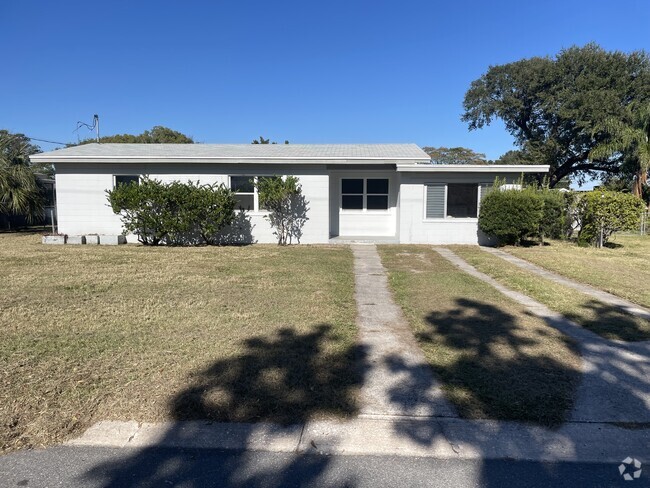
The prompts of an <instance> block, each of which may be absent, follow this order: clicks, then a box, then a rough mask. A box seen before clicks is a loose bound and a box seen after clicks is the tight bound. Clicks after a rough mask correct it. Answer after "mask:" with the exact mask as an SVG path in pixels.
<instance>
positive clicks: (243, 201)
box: [230, 176, 255, 210]
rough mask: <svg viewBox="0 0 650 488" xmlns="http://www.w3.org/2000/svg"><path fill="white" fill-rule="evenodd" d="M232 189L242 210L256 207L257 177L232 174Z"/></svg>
mask: <svg viewBox="0 0 650 488" xmlns="http://www.w3.org/2000/svg"><path fill="white" fill-rule="evenodd" d="M230 189H231V190H232V191H234V192H236V193H235V199H236V200H237V202H238V207H239V208H240V209H241V210H254V209H255V179H254V177H253V176H231V177H230Z"/></svg>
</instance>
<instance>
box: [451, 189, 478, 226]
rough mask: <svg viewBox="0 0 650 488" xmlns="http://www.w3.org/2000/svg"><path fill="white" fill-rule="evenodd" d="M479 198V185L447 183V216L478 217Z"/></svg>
mask: <svg viewBox="0 0 650 488" xmlns="http://www.w3.org/2000/svg"><path fill="white" fill-rule="evenodd" d="M477 200H478V185H468V184H449V185H447V216H448V217H458V218H467V217H476V211H477Z"/></svg>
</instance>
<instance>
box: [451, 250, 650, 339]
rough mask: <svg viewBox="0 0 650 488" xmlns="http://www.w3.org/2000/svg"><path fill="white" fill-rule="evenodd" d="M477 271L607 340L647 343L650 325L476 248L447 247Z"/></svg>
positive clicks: (641, 319) (616, 308)
mask: <svg viewBox="0 0 650 488" xmlns="http://www.w3.org/2000/svg"><path fill="white" fill-rule="evenodd" d="M450 248H451V249H453V251H454V252H455V253H456V254H458V255H459V256H460V257H462V258H463V259H465V260H466V261H467V262H468V263H469V264H471V265H472V266H474V267H476V269H478V270H479V271H482V272H483V273H485V274H487V275H489V276H491V277H493V278H494V279H495V280H497V281H499V282H500V283H502V284H504V285H505V286H507V287H508V288H511V289H513V290H516V291H519V292H521V293H523V294H525V295H528V296H530V297H531V298H534V299H535V300H537V301H539V302H541V303H543V304H544V305H546V306H547V307H549V308H550V309H551V310H554V311H556V312H558V313H561V314H562V315H564V316H565V317H567V318H568V319H570V320H573V321H574V322H576V323H577V324H579V325H581V326H582V327H584V328H586V329H589V330H591V331H592V332H595V333H596V334H598V335H600V336H602V337H604V338H606V339H616V340H621V341H645V340H650V322H649V321H647V320H645V319H643V318H640V317H637V316H634V315H631V314H629V313H627V312H625V311H624V310H621V309H620V308H618V307H615V306H612V305H608V304H605V303H603V302H600V301H599V300H596V299H594V298H592V297H591V296H589V295H586V294H584V293H580V292H579V291H577V290H573V289H571V288H567V287H566V286H563V285H560V284H558V283H555V282H554V281H551V280H548V279H546V278H543V277H541V276H539V275H537V274H535V273H532V272H530V271H526V270H524V269H521V268H519V267H518V266H516V265H514V264H512V263H509V262H507V261H505V260H504V259H501V258H500V257H498V256H494V255H493V254H490V253H488V252H485V251H482V250H481V249H479V248H478V247H476V246H450Z"/></svg>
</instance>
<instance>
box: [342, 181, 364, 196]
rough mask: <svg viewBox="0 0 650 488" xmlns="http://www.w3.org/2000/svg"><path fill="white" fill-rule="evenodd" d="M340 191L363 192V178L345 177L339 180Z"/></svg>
mask: <svg viewBox="0 0 650 488" xmlns="http://www.w3.org/2000/svg"><path fill="white" fill-rule="evenodd" d="M341 193H363V179H361V178H358V179H357V178H355V179H350V178H345V179H342V180H341Z"/></svg>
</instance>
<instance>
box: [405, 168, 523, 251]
mask: <svg viewBox="0 0 650 488" xmlns="http://www.w3.org/2000/svg"><path fill="white" fill-rule="evenodd" d="M495 177H499V178H500V179H504V178H505V179H507V180H508V181H513V180H514V179H517V177H518V175H517V177H514V176H512V175H506V174H500V175H496V174H490V173H462V174H453V173H420V174H417V173H400V182H401V185H400V195H399V210H400V216H399V217H400V218H399V240H400V242H401V243H403V244H487V243H490V242H491V241H490V239H489V238H488V237H487V236H485V234H483V233H482V232H481V231H479V229H478V219H477V218H462V219H461V218H444V219H426V218H425V203H426V196H425V185H426V184H429V183H477V184H479V183H489V182H492V181H494V179H495ZM479 205H480V203H479ZM479 211H480V210H479Z"/></svg>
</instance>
